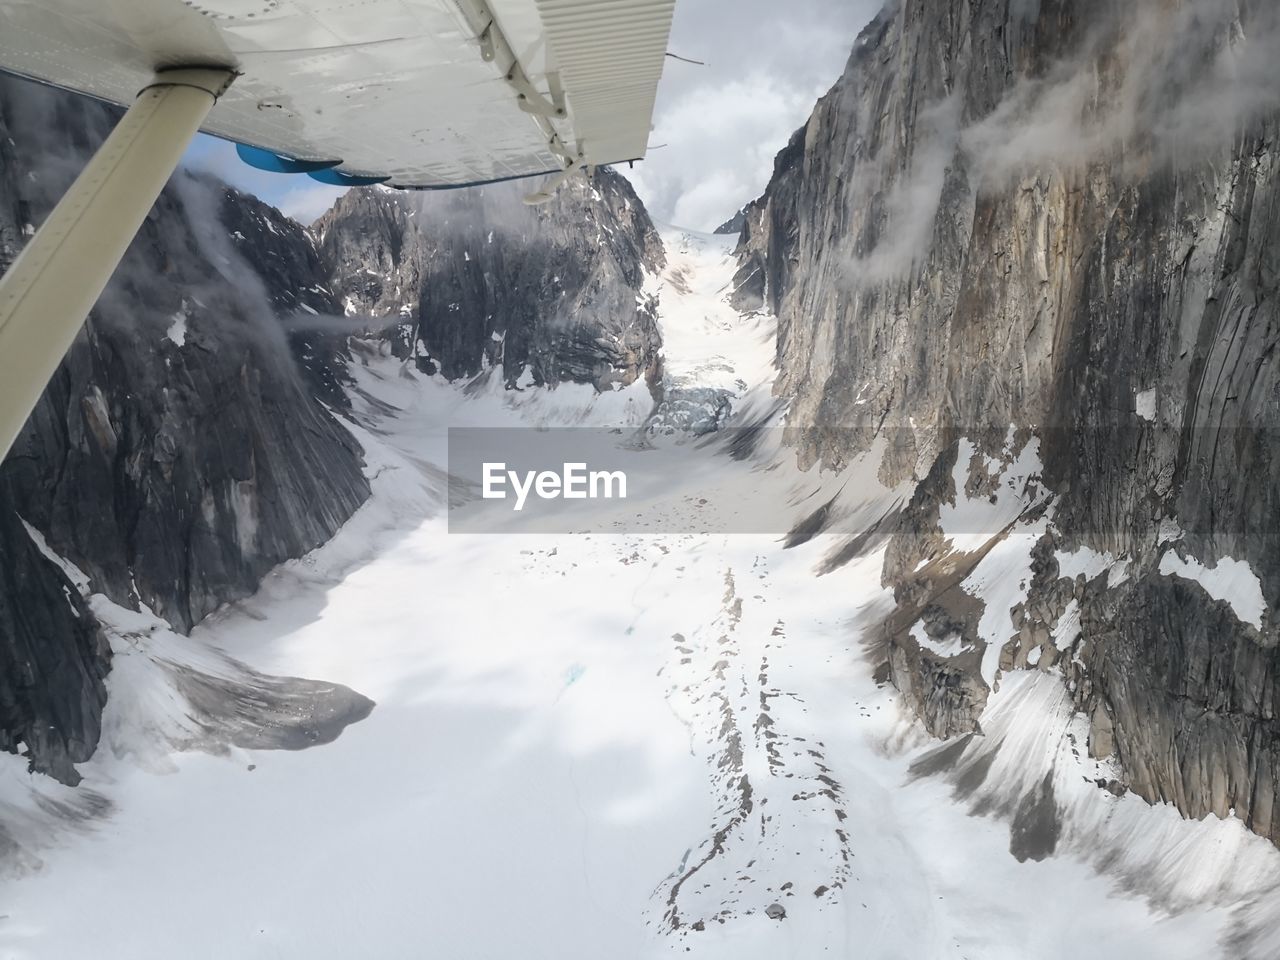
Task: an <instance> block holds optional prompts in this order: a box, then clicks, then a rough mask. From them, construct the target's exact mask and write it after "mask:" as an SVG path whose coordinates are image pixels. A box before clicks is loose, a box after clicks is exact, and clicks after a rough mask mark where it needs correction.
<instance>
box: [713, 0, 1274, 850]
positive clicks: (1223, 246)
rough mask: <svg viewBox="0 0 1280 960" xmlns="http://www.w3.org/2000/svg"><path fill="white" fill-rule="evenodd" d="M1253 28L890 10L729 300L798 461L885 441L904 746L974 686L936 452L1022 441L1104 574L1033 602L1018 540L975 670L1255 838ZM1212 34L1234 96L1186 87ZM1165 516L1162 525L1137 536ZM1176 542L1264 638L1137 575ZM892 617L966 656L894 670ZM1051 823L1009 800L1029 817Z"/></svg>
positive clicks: (1258, 402)
mask: <svg viewBox="0 0 1280 960" xmlns="http://www.w3.org/2000/svg"><path fill="white" fill-rule="evenodd" d="M1278 20H1280V13H1278V11H1277V9H1276V8H1275V6H1274V5H1270V4H1268V5H1258V4H1246V3H1244V2H1236V0H1179V2H1175V3H1154V2H1146V0H1144V2H1139V3H1133V4H1123V5H1116V4H1109V3H1104V2H1101V0H1084V2H1068V0H1040V2H1039V3H1022V4H994V5H993V4H985V3H980V2H976V0H956V2H952V0H902V2H900V3H894V4H891V5H890V6H889V7H888V8H887V9H886V10H885V12H883V13H882V14H881V15H880V16H879V17H877V19H876V20H875V21H874V22H873V23H872V24H871V25H870V26H869V27H868V28H867V29H866V30H865V31H864V32H863V34H862V35H861V36H860V37H859V39H858V41H857V44H856V46H855V48H854V51H853V54H852V56H851V58H850V60H849V64H848V67H847V70H846V72H845V74H844V76H843V77H842V79H841V80H840V81H839V82H838V83H837V84H836V86H835V87H834V88H833V89H832V91H831V92H830V93H829V94H828V95H827V96H826V97H824V98H823V99H822V101H820V103H819V104H818V106H817V108H816V110H815V111H814V113H813V115H812V117H811V118H810V120H809V121H808V123H807V124H806V125H805V127H804V128H803V129H801V130H800V131H798V132H797V134H796V135H795V137H794V138H793V139H792V141H791V142H790V144H789V145H788V146H787V148H786V149H785V150H783V151H782V153H780V154H779V156H778V159H777V162H776V167H775V174H774V177H773V180H772V182H771V184H770V186H769V188H768V191H767V193H766V194H765V196H764V197H763V198H761V200H760V201H758V202H757V203H755V204H752V205H750V206H748V207H747V209H746V211H745V223H744V225H743V229H742V232H741V240H740V246H739V255H740V258H741V269H740V271H739V274H738V280H737V293H736V296H737V298H738V300H739V302H740V303H741V304H743V305H746V306H754V305H756V304H758V303H760V302H762V301H763V302H767V303H768V305H769V306H770V307H771V308H772V309H774V310H775V311H776V313H777V315H778V319H779V341H778V359H779V363H780V367H781V370H782V376H781V379H780V383H779V391H780V392H781V393H783V394H785V395H786V396H787V397H788V398H789V399H790V400H791V406H790V414H789V423H790V424H792V425H795V426H798V427H799V428H800V432H801V436H800V440H799V444H798V454H799V456H800V458H801V461H802V462H803V463H806V464H809V463H816V462H823V463H825V464H827V465H830V466H839V465H841V464H843V463H846V462H848V461H849V459H850V458H851V457H853V456H854V455H856V454H858V453H859V452H861V451H863V450H865V449H867V446H868V444H869V442H870V438H871V437H872V436H874V435H875V434H876V432H877V430H879V431H881V432H884V431H893V432H895V433H899V434H901V435H902V436H905V437H906V438H908V439H907V442H905V443H902V444H895V447H894V449H895V455H894V456H891V457H888V458H886V460H885V461H884V463H883V465H882V471H883V475H884V478H885V479H886V480H888V481H896V480H901V479H907V478H913V479H916V480H917V481H918V482H919V484H920V486H919V490H918V494H917V498H916V501H915V502H914V503H913V504H912V507H911V509H909V510H907V511H904V513H903V514H902V518H901V527H900V533H899V536H898V537H897V539H896V541H895V543H894V544H892V545H891V548H890V551H889V560H888V562H887V565H886V570H885V577H886V582H887V583H889V584H891V585H892V586H893V587H894V590H895V596H896V597H897V600H898V604H899V608H898V610H897V611H896V612H895V614H894V615H893V616H892V617H891V618H890V620H889V623H888V625H887V629H886V632H887V635H888V639H889V648H890V652H889V654H888V659H889V662H890V667H891V669H890V673H891V675H892V677H893V679H894V682H895V683H896V684H898V685H899V686H900V687H901V688H902V689H903V690H904V692H905V693H906V694H907V699H908V701H909V702H911V703H913V704H914V706H915V707H916V708H917V710H918V711H920V713H921V714H922V716H923V717H924V719H925V722H926V724H927V725H928V726H929V728H930V729H931V730H932V731H933V732H934V733H936V734H938V735H940V736H948V735H954V734H958V733H963V732H966V731H971V730H973V729H974V728H975V724H976V717H977V715H978V714H979V713H980V712H981V709H982V707H983V705H984V704H985V701H986V697H987V696H988V694H989V691H988V690H987V685H986V683H985V682H984V681H983V680H982V678H981V676H980V675H979V674H978V672H977V669H978V663H979V662H980V660H981V647H982V645H983V643H982V641H981V639H980V638H979V637H977V635H976V633H975V632H974V629H973V624H974V611H973V610H972V609H968V608H967V604H972V603H973V602H974V600H973V598H968V597H966V596H964V595H962V594H961V592H960V591H958V590H957V589H956V582H957V579H958V578H962V577H963V574H964V569H963V567H964V565H965V564H966V563H971V562H972V560H973V558H972V557H970V558H960V557H956V558H953V559H952V560H951V561H950V562H949V563H950V565H949V566H947V567H946V568H945V569H944V568H943V567H941V566H939V567H936V568H929V567H926V568H924V569H921V570H919V571H917V569H916V568H917V566H918V565H919V563H920V561H921V560H924V559H926V558H927V557H929V556H931V555H933V554H934V553H935V551H934V550H932V549H931V547H933V546H936V545H937V543H938V541H939V540H940V534H939V531H938V528H937V516H938V508H939V506H940V504H942V503H945V502H947V501H948V500H950V498H951V497H953V496H954V495H955V493H956V491H955V490H954V489H952V483H951V464H953V463H954V460H955V451H956V449H957V446H956V443H957V440H958V438H959V437H967V438H969V439H970V440H972V441H973V442H975V443H976V444H978V446H979V450H980V452H981V453H983V454H987V455H991V456H994V457H999V456H1000V455H1001V449H1002V448H1003V446H1004V444H1005V439H1006V435H1007V433H1008V430H1009V427H1010V426H1011V425H1013V426H1015V427H1016V428H1018V440H1017V444H1016V445H1017V446H1019V447H1020V446H1021V445H1022V444H1023V443H1025V442H1026V441H1027V440H1028V439H1029V438H1030V437H1031V435H1032V434H1034V435H1035V436H1037V437H1038V438H1039V440H1040V445H1041V453H1042V458H1043V462H1044V469H1043V476H1042V481H1043V483H1044V484H1045V485H1046V486H1047V487H1048V488H1049V491H1050V493H1051V494H1052V495H1053V497H1054V499H1055V503H1056V514H1055V517H1054V526H1055V529H1056V533H1054V534H1052V536H1054V537H1058V538H1060V540H1058V541H1055V543H1060V544H1061V545H1062V546H1063V548H1064V549H1068V548H1074V547H1075V546H1079V545H1086V546H1089V547H1092V548H1093V549H1095V550H1097V551H1099V552H1102V551H1106V552H1109V553H1110V554H1111V555H1112V556H1115V557H1120V556H1123V557H1125V558H1127V559H1128V561H1129V567H1128V571H1127V574H1128V575H1127V578H1122V579H1121V580H1120V582H1116V583H1111V582H1109V580H1108V578H1107V577H1101V578H1095V579H1094V580H1092V581H1090V582H1087V583H1085V582H1077V583H1072V582H1069V581H1061V580H1060V579H1059V578H1058V576H1057V574H1056V569H1055V563H1054V561H1053V558H1052V550H1051V549H1049V547H1050V546H1052V545H1050V544H1046V545H1045V546H1044V547H1042V548H1038V551H1037V554H1036V557H1035V562H1034V565H1033V573H1034V582H1033V583H1032V585H1031V588H1030V592H1029V594H1028V597H1027V600H1026V603H1025V604H1024V605H1023V609H1020V610H1018V611H1017V617H1016V618H1015V619H1016V620H1017V621H1018V623H1019V626H1018V627H1017V632H1016V633H1013V634H1011V636H1010V637H1009V640H1008V642H1007V643H1006V644H1005V646H1004V647H1003V649H1002V651H1001V665H1002V668H1003V669H1014V668H1024V667H1027V666H1034V667H1038V668H1040V669H1055V670H1060V671H1062V672H1063V674H1064V677H1065V679H1066V680H1067V682H1068V683H1069V684H1070V688H1071V690H1072V691H1073V694H1074V696H1075V697H1076V701H1077V704H1078V706H1079V707H1080V709H1081V710H1083V711H1084V712H1085V713H1086V714H1087V715H1089V716H1090V717H1091V718H1093V725H1094V733H1093V738H1092V739H1093V742H1092V743H1091V744H1090V747H1089V749H1090V750H1091V751H1093V752H1095V753H1100V752H1104V751H1107V752H1109V751H1111V750H1114V751H1115V754H1116V755H1117V756H1118V758H1119V760H1120V761H1121V762H1122V764H1123V766H1124V768H1125V770H1126V771H1127V775H1128V778H1129V786H1130V787H1132V789H1133V790H1135V791H1136V792H1138V793H1139V794H1141V795H1142V796H1144V797H1146V798H1148V799H1150V800H1163V799H1167V800H1170V801H1172V802H1174V803H1176V804H1177V805H1178V807H1179V808H1180V809H1181V810H1182V811H1183V812H1184V813H1186V814H1187V815H1190V816H1201V815H1203V814H1205V813H1208V812H1216V813H1220V814H1221V813H1225V812H1226V811H1228V810H1230V809H1234V810H1235V811H1236V813H1237V814H1238V815H1240V816H1241V817H1242V818H1243V819H1244V820H1245V822H1246V823H1247V824H1248V825H1249V826H1250V827H1251V828H1252V829H1254V830H1256V831H1258V832H1259V833H1262V834H1265V835H1267V836H1270V837H1272V838H1277V837H1280V811H1278V810H1277V807H1278V806H1280V805H1278V804H1277V801H1276V797H1277V791H1278V790H1280V772H1278V771H1280V729H1278V728H1277V704H1276V702H1275V699H1274V698H1275V693H1274V690H1275V688H1276V681H1277V678H1278V677H1280V654H1278V653H1277V649H1280V646H1278V643H1277V641H1280V634H1278V631H1277V617H1276V611H1277V603H1278V602H1280V550H1277V543H1276V531H1277V530H1280V462H1278V461H1277V454H1276V450H1277V446H1276V443H1275V437H1276V436H1277V433H1276V431H1277V429H1278V428H1280V356H1278V355H1277V352H1276V349H1275V348H1276V344H1277V343H1278V342H1280V312H1278V310H1277V303H1280V296H1278V290H1277V288H1278V286H1280V252H1278V251H1280V154H1277V148H1276V144H1277V143H1278V142H1280V116H1278V115H1277V112H1276V103H1277V102H1280V100H1278V99H1277V96H1276V94H1277V90H1276V84H1275V79H1274V78H1275V73H1274V70H1273V69H1271V68H1270V67H1268V66H1267V64H1269V63H1273V62H1274V56H1275V51H1276V50H1280V42H1278V38H1280V29H1278ZM1228 43H1230V44H1231V45H1232V54H1231V58H1232V62H1233V63H1235V64H1236V65H1237V66H1238V68H1239V69H1238V70H1235V68H1233V70H1235V72H1232V73H1231V74H1230V75H1227V74H1226V73H1223V72H1222V71H1219V70H1218V69H1217V68H1216V67H1215V64H1220V63H1221V62H1222V61H1221V58H1220V57H1219V56H1218V51H1220V50H1221V49H1222V48H1223V47H1224V45H1226V44H1228ZM1233 84H1234V86H1233ZM868 425H870V426H871V429H865V428H866V427H867V426H868ZM962 466H963V465H962ZM976 477H977V475H976V474H975V473H973V472H972V468H971V473H970V482H971V483H973V482H976ZM1170 518H1171V519H1173V520H1175V521H1176V522H1177V524H1178V525H1179V526H1180V527H1181V529H1182V531H1184V533H1183V534H1182V535H1180V536H1179V537H1176V538H1174V539H1173V540H1168V541H1166V542H1163V543H1162V542H1160V537H1159V536H1158V531H1159V528H1160V524H1161V521H1162V520H1164V519H1170ZM988 533H989V534H990V535H991V536H992V537H996V536H997V535H998V534H999V531H994V530H993V531H988ZM1173 549H1179V550H1183V551H1185V552H1186V553H1187V554H1188V555H1190V556H1193V557H1195V558H1197V559H1198V560H1199V561H1200V562H1202V563H1204V564H1206V565H1208V566H1213V565H1214V564H1215V563H1217V562H1218V561H1219V560H1220V559H1221V558H1234V559H1235V560H1238V561H1246V562H1247V563H1248V564H1249V566H1250V567H1251V569H1252V571H1253V572H1254V573H1255V574H1256V575H1257V577H1258V578H1259V580H1260V582H1261V586H1262V591H1263V596H1264V598H1265V601H1266V611H1265V613H1264V615H1263V617H1262V628H1261V629H1260V630H1259V629H1256V628H1255V627H1253V626H1251V625H1249V624H1247V623H1245V622H1242V621H1241V619H1239V618H1238V617H1237V616H1236V614H1235V613H1234V612H1233V611H1232V609H1231V608H1230V606H1229V605H1227V604H1225V603H1223V602H1221V601H1216V600H1213V599H1212V598H1211V597H1209V595H1208V594H1207V593H1206V592H1205V591H1204V590H1203V589H1201V588H1200V587H1198V586H1197V585H1195V584H1194V583H1191V582H1189V581H1185V580H1179V579H1177V578H1174V577H1169V576H1164V575H1161V574H1160V573H1159V572H1158V571H1159V563H1160V559H1161V557H1162V556H1163V555H1164V554H1165V553H1166V552H1168V551H1170V550H1173ZM1068 600H1075V601H1076V602H1077V603H1078V605H1079V609H1080V615H1081V623H1082V630H1083V634H1082V638H1081V640H1080V641H1079V646H1078V648H1077V653H1076V654H1075V655H1073V656H1072V657H1070V658H1065V659H1063V660H1062V661H1057V660H1056V654H1055V653H1054V652H1053V650H1052V647H1053V645H1052V644H1047V643H1045V637H1046V635H1047V634H1048V632H1049V631H1050V630H1051V629H1052V628H1053V627H1054V625H1055V624H1056V623H1057V621H1058V619H1059V618H1060V617H1061V616H1062V615H1063V611H1064V608H1065V604H1066V602H1067V601H1068ZM918 621H919V622H921V623H923V624H924V629H926V630H938V631H944V632H947V635H949V636H954V637H957V638H960V639H961V640H962V641H963V643H964V645H965V652H960V653H958V654H956V655H954V656H949V657H943V656H939V655H937V654H935V653H934V652H933V651H931V650H929V649H922V648H921V646H920V644H918V643H917V642H916V641H915V640H912V639H911V638H910V637H909V635H908V630H909V628H910V627H911V625H912V624H914V623H916V622H918ZM939 636H942V634H941V633H940V634H939ZM935 639H936V638H935ZM1037 656H1039V657H1041V659H1040V660H1039V661H1038V662H1035V663H1033V661H1035V658H1036V657H1037ZM1050 802H1052V798H1047V799H1046V798H1045V797H1043V796H1041V797H1037V798H1032V800H1031V801H1029V803H1030V805H1029V806H1028V808H1027V809H1028V811H1029V814H1031V815H1034V816H1033V817H1032V819H1035V820H1040V819H1043V817H1042V816H1041V813H1042V811H1041V810H1040V807H1042V806H1043V805H1044V804H1046V803H1050ZM1036 833H1037V832H1036V831H1035V830H1031V831H1030V832H1027V831H1024V832H1023V835H1022V841H1021V842H1022V844H1023V845H1022V847H1021V848H1020V849H1021V850H1022V853H1024V854H1025V855H1027V856H1036V855H1039V854H1040V852H1041V851H1042V850H1043V849H1045V844H1044V843H1042V842H1041V841H1040V840H1038V839H1037V838H1036Z"/></svg>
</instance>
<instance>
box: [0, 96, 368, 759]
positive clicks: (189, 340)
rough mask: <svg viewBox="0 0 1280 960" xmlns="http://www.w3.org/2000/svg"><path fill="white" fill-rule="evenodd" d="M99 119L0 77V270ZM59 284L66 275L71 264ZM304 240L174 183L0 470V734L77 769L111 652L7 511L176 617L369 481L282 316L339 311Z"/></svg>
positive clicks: (263, 211)
mask: <svg viewBox="0 0 1280 960" xmlns="http://www.w3.org/2000/svg"><path fill="white" fill-rule="evenodd" d="M112 121H113V115H112V112H111V111H109V110H107V109H106V108H104V107H102V106H100V105H98V104H95V103H92V102H90V101H86V100H83V99H81V98H75V97H71V96H69V95H66V94H62V93H59V92H56V91H52V90H47V89H43V88H36V87H33V86H31V85H28V84H19V83H16V82H13V81H5V82H4V83H3V84H2V85H0V269H3V268H4V267H5V266H7V265H8V263H9V262H11V261H12V259H13V257H14V256H16V255H17V252H18V250H19V249H20V248H21V244H22V242H23V239H24V237H25V236H27V235H29V234H30V233H31V232H33V228H32V227H31V225H32V224H38V223H40V222H41V220H42V219H43V217H44V215H45V213H46V212H47V210H48V209H49V207H50V206H51V204H52V203H53V201H54V200H55V198H56V197H57V196H58V195H59V194H60V192H61V191H62V189H64V188H65V186H66V184H67V183H68V182H69V181H70V179H71V178H72V177H73V176H74V175H75V173H76V172H78V169H79V168H80V166H81V165H82V164H83V162H84V160H85V157H86V156H87V154H88V152H89V151H90V150H91V149H92V148H93V146H94V145H95V144H96V143H97V142H98V141H100V139H101V138H102V137H104V136H105V135H106V133H107V131H108V130H109V129H110V125H111V123H112ZM68 282H74V278H73V277H69V278H68ZM327 282H328V276H327V274H326V272H325V271H324V269H323V265H322V261H321V260H320V258H319V256H318V254H317V252H316V251H315V249H314V246H313V245H312V243H311V241H310V239H309V238H308V236H307V235H306V234H305V232H304V231H303V230H302V228H300V227H299V226H298V225H296V224H294V223H291V222H290V221H288V220H287V219H285V218H284V217H282V216H281V215H280V214H279V213H277V212H276V211H274V210H272V209H270V208H267V207H265V206H263V205H261V204H258V203H257V202H255V201H251V200H249V199H248V198H245V197H242V196H239V195H236V194H233V193H231V192H230V191H228V190H226V189H225V188H223V187H221V186H220V185H216V184H210V183H206V182H202V181H199V180H195V179H193V178H190V177H187V176H185V175H180V176H179V177H176V178H175V180H174V182H173V183H172V184H171V186H170V188H169V189H167V190H166V191H165V193H164V194H163V196H162V197H161V199H160V201H159V203H158V204H157V205H156V208H155V209H154V210H153V212H152V213H151V215H150V216H149V217H148V219H147V222H146V224H145V226H144V227H143V229H142V232H141V234H140V235H139V237H138V239H137V241H136V242H135V243H134V244H133V246H132V247H131V248H130V250H129V253H128V255H127V256H126V258H125V260H124V262H123V264H122V265H121V268H120V270H119V271H118V272H117V275H116V277H115V280H114V281H113V282H112V284H111V286H110V287H109V288H108V290H107V292H106V294H105V295H104V296H103V298H102V300H101V301H100V303H99V305H98V307H97V308H96V309H95V310H94V312H93V314H92V316H91V318H90V320H89V323H88V326H87V327H86V330H85V332H84V333H83V334H82V335H81V337H80V338H79V340H77V342H76V344H75V346H74V348H73V349H72V351H71V352H70V354H69V355H68V357H67V359H66V361H65V362H64V363H63V365H62V367H61V368H60V370H59V371H58V373H57V375H56V376H55V378H54V380H53V382H52V383H51V384H50V386H49V389H48V390H47V391H46V393H45V395H44V397H43V398H42V399H41V401H40V404H39V406H38V407H37V409H36V411H35V412H34V414H33V415H32V417H31V420H30V422H29V423H28V424H27V427H26V429H25V430H24V432H23V434H22V435H21V437H20V438H19V439H18V441H17V443H16V444H15V446H14V449H13V450H12V452H11V453H10V455H9V456H8V458H7V459H6V460H5V461H4V463H3V465H2V466H0V749H6V750H15V749H17V747H18V745H19V744H25V745H26V748H27V755H28V756H30V758H31V762H32V766H33V767H34V768H35V769H37V770H42V771H46V772H49V773H52V774H54V775H55V776H57V777H59V778H61V779H64V780H68V781H74V780H75V779H76V776H75V772H74V769H73V768H72V766H71V765H72V764H73V763H75V762H78V761H81V760H84V759H87V758H88V756H89V755H90V754H91V753H92V751H93V749H94V746H95V744H96V742H97V738H98V721H99V716H100V714H101V710H102V706H103V703H104V702H105V696H106V693H105V687H104V684H103V678H104V676H105V675H106V673H107V669H108V646H107V644H106V643H105V642H104V641H103V638H102V637H101V636H100V634H99V631H98V629H97V626H96V624H95V622H94V620H93V618H92V616H91V615H90V614H89V612H88V610H87V609H86V607H85V605H84V603H83V601H82V600H81V597H80V595H79V593H78V592H77V591H76V590H75V589H74V587H73V586H72V585H71V584H70V583H69V581H68V580H67V579H66V576H65V575H64V574H63V572H62V571H61V570H60V569H59V567H58V566H57V565H56V564H54V563H52V562H50V561H48V560H47V559H45V558H44V557H43V556H42V555H41V554H40V553H39V552H38V551H37V550H36V549H35V547H34V545H33V541H32V538H31V536H30V535H29V534H28V531H27V530H26V529H25V528H24V526H23V524H22V522H20V520H19V518H21V520H22V521H26V523H28V524H30V525H31V527H32V528H34V529H35V530H37V531H39V533H40V534H43V536H44V537H46V538H47V540H48V544H49V547H50V548H51V549H52V550H53V551H54V552H55V553H57V554H58V555H60V556H62V557H65V558H67V559H68V560H70V561H71V562H73V563H74V564H75V565H76V566H78V567H79V568H80V569H82V570H83V571H84V572H85V574H87V575H88V577H89V578H90V580H91V582H92V585H93V589H94V590H95V591H97V592H101V593H104V594H106V595H107V596H108V597H110V598H111V600H113V601H115V602H116V603H118V604H121V605H123V606H127V607H133V608H135V609H136V608H137V605H138V604H146V605H147V606H148V607H150V608H151V609H152V610H153V611H155V612H156V613H158V614H159V615H160V616H162V617H164V618H165V619H166V620H168V621H169V622H170V623H172V624H173V625H175V627H177V628H179V629H182V630H186V629H189V628H190V627H191V626H192V625H193V624H194V623H196V622H198V621H199V620H200V619H202V618H203V617H204V616H206V615H207V614H208V613H210V612H211V611H212V610H213V609H214V608H216V607H217V606H218V605H219V604H221V603H223V602H226V601H228V600H232V599H236V598H239V597H243V596H246V595H247V594H249V593H251V592H252V591H254V590H255V589H256V588H257V585H258V582H259V580H260V578H261V577H262V575H263V574H264V573H266V571H268V570H269V569H271V568H272V567H273V566H275V565H276V564H278V563H280V562H281V561H283V560H285V559H287V558H290V557H296V556H299V555H301V554H303V553H305V552H306V551H308V550H310V549H312V548H314V547H316V546H318V545H319V544H321V543H323V542H324V541H325V540H327V539H328V538H329V537H330V536H332V535H333V533H334V532H335V531H336V530H337V528H338V527H339V526H340V525H341V524H342V523H343V522H344V521H345V520H346V519H347V518H348V517H349V516H350V515H351V514H352V512H354V510H355V509H356V508H357V507H358V506H359V505H360V504H361V503H362V502H363V501H364V499H365V498H366V497H367V495H368V485H367V483H366V481H365V479H364V476H363V473H362V463H361V451H360V449H359V448H358V447H357V445H356V444H355V442H354V441H353V440H352V438H351V436H350V434H349V433H348V431H346V430H345V429H344V428H343V427H342V426H340V425H339V424H338V423H337V422H336V421H335V420H334V419H333V417H332V416H331V415H330V414H329V413H328V412H327V411H326V410H325V408H324V407H323V406H322V405H321V403H320V402H319V400H318V399H317V397H322V398H324V399H325V400H326V401H327V402H329V403H331V404H340V403H341V402H342V395H341V392H340V390H339V389H338V385H337V377H338V376H339V375H340V371H341V364H340V361H341V350H340V347H339V346H338V345H337V344H335V343H334V342H333V341H332V340H331V339H326V338H325V337H324V336H322V335H319V334H316V333H314V332H309V331H307V330H306V329H303V328H294V329H292V331H291V332H286V330H285V329H284V328H283V327H282V326H281V323H280V317H281V316H282V315H283V316H286V317H287V316H289V315H292V314H294V313H298V312H302V313H304V314H306V315H308V316H310V315H311V314H313V313H316V314H319V313H333V312H335V311H337V310H338V306H337V304H336V302H335V301H334V298H333V296H332V294H330V293H329V292H328V290H327V288H326V284H327Z"/></svg>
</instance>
